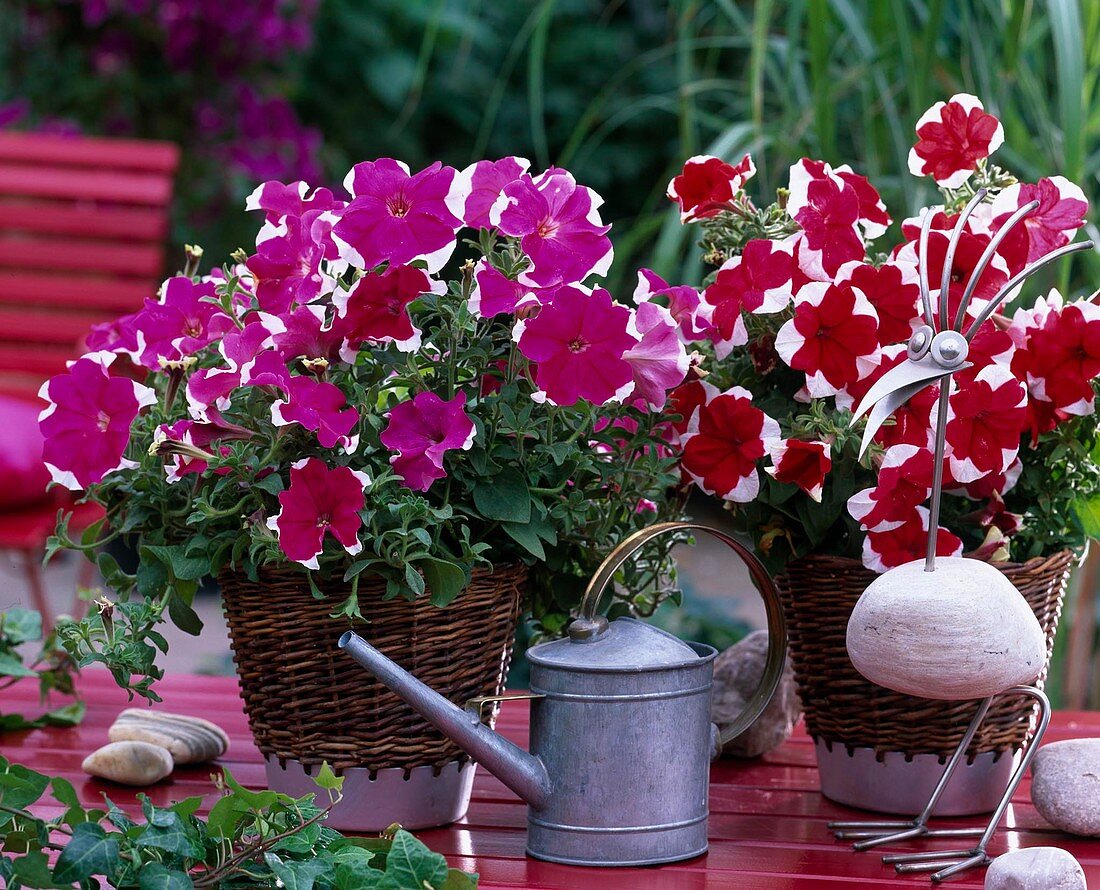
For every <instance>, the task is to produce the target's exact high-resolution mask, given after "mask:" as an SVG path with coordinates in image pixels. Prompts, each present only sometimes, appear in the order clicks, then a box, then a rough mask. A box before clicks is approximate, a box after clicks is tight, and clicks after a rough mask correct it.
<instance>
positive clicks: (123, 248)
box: [0, 235, 163, 281]
mask: <svg viewBox="0 0 1100 890" xmlns="http://www.w3.org/2000/svg"><path fill="white" fill-rule="evenodd" d="M162 262H163V255H162V252H161V249H160V246H159V245H152V244H119V243H117V242H113V243H112V242H103V243H98V244H96V243H92V242H89V241H71V240H60V239H51V240H48V241H46V240H42V239H38V238H20V237H4V236H3V235H0V267H4V268H9V269H59V270H72V271H74V272H102V273H108V274H113V275H118V276H120V277H126V278H140V279H142V280H145V281H147V280H149V278H150V277H154V278H155V277H156V276H157V275H159V274H160V270H161V263H162Z"/></svg>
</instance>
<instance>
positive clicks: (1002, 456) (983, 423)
mask: <svg viewBox="0 0 1100 890" xmlns="http://www.w3.org/2000/svg"><path fill="white" fill-rule="evenodd" d="M1026 418H1027V391H1026V390H1025V389H1024V387H1023V385H1022V384H1021V383H1020V381H1019V380H1017V379H1016V377H1015V376H1013V374H1012V372H1011V371H1009V370H1008V369H1007V368H1006V367H1004V366H1003V365H997V364H993V365H988V366H987V367H985V368H983V369H982V370H981V371H980V372H979V373H978V375H977V376H976V377H975V378H974V380H973V381H972V382H971V383H970V384H969V385H967V386H961V387H959V389H958V390H957V391H956V392H954V393H952V394H951V397H950V399H948V415H947V432H946V436H947V447H948V456H947V462H948V467H949V470H950V473H951V476H952V478H953V479H955V481H957V482H962V483H967V482H974V481H975V480H977V479H980V478H981V477H982V476H986V475H989V474H991V473H1003V472H1004V471H1005V470H1007V469H1008V466H1009V465H1010V464H1011V463H1012V461H1013V460H1015V458H1016V453H1017V452H1018V451H1019V450H1020V434H1021V432H1022V431H1023V429H1024V426H1025V422H1026Z"/></svg>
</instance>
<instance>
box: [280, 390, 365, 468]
mask: <svg viewBox="0 0 1100 890" xmlns="http://www.w3.org/2000/svg"><path fill="white" fill-rule="evenodd" d="M286 395H287V397H286V399H279V400H276V401H275V402H273V403H272V404H271V422H272V423H273V424H275V426H288V425H290V424H292V423H297V424H300V425H301V426H304V427H305V428H306V429H307V430H312V431H313V432H315V433H317V441H318V442H320V443H321V447H322V448H335V447H336V446H337V445H339V446H340V447H341V448H342V449H344V451H345V452H346V453H348V454H351V452H353V451H355V449H356V448H357V447H358V445H359V436H357V435H356V436H352V435H350V433H351V431H352V430H353V429H355V425H356V424H357V423H359V412H358V411H356V410H355V409H354V408H351V407H349V406H348V403H347V399H346V398H345V397H344V393H343V391H342V390H341V389H340V387H338V386H336V385H335V384H332V383H325V382H322V381H320V380H317V379H315V378H313V377H310V376H307V375H302V376H299V377H291V378H290V380H289V381H288V382H287V384H286Z"/></svg>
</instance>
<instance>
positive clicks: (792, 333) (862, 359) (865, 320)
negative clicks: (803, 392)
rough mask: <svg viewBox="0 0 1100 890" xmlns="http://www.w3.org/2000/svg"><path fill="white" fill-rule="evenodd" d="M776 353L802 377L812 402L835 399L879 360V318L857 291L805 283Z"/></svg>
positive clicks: (777, 340)
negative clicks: (802, 375)
mask: <svg viewBox="0 0 1100 890" xmlns="http://www.w3.org/2000/svg"><path fill="white" fill-rule="evenodd" d="M775 351H776V352H778V353H779V357H780V358H782V359H783V361H784V362H786V363H787V364H788V365H790V367H792V368H794V370H796V371H804V372H805V373H806V389H807V391H808V393H809V395H810V396H811V397H812V398H823V397H825V396H830V395H834V394H835V393H836V392H837V391H838V390H840V389H843V388H844V387H846V386H849V385H851V384H853V383H855V382H857V381H858V380H859V379H860V378H861V377H866V376H867V375H868V374H869V373H871V371H872V370H873V369H874V368H875V366H876V365H878V363H879V361H880V360H881V354H880V352H879V345H878V316H877V315H876V314H875V310H874V309H873V308H872V306H871V304H870V303H869V302H868V301H867V298H866V297H865V296H864V295H863V293H862V292H861V291H859V290H858V289H857V288H854V287H851V286H850V285H831V284H824V283H817V282H815V283H812V284H808V285H806V286H805V287H803V288H802V290H800V291H799V292H798V297H797V299H796V300H795V310H794V317H793V318H791V319H790V320H789V321H787V322H786V323H785V324H784V325H783V327H781V328H780V329H779V331H778V333H777V334H776V336H775Z"/></svg>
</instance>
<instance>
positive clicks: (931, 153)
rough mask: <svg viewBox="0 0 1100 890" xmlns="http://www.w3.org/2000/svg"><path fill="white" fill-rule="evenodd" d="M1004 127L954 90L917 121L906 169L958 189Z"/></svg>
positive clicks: (997, 144)
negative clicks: (953, 93)
mask: <svg viewBox="0 0 1100 890" xmlns="http://www.w3.org/2000/svg"><path fill="white" fill-rule="evenodd" d="M1004 138H1005V135H1004V128H1003V127H1002V126H1001V122H1000V121H999V120H997V118H995V117H994V116H993V115H991V114H987V113H986V111H985V108H984V106H983V105H982V103H981V101H979V99H978V98H977V97H976V96H971V95H970V94H969V93H956V94H955V95H954V96H952V97H951V98H950V99H948V100H947V101H946V102H937V103H936V104H935V105H933V106H932V107H931V108H929V109H928V110H927V111H926V112H925V113H924V114H922V115H921V117H920V120H918V121H917V144H916V145H914V146H913V148H912V149H910V151H909V172H910V173H912V174H913V175H914V176H931V177H932V178H933V179H934V180H936V184H937V185H940V186H943V187H944V188H950V189H954V188H958V187H959V186H960V185H962V184H963V183H964V182H966V180H967V179H968V178H969V176H970V174H971V173H972V172H973V171H974V170H975V169H977V166H978V161H980V160H983V159H984V158H988V157H989V156H990V155H991V154H993V152H995V151H996V150H997V149H998V148H1000V146H1001V143H1002V142H1004Z"/></svg>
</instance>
